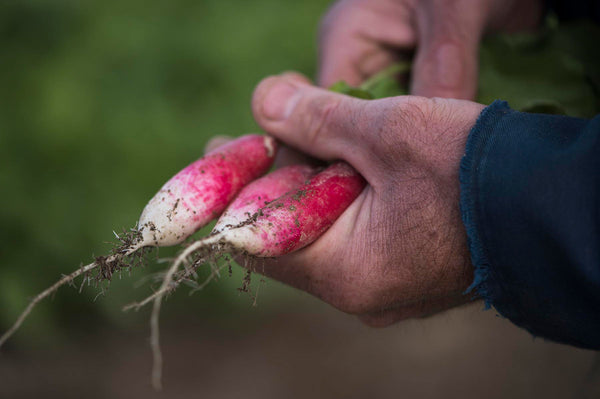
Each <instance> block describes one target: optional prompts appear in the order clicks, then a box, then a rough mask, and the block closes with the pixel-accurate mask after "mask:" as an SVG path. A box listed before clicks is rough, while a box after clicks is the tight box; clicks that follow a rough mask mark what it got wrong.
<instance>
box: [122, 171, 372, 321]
mask: <svg viewBox="0 0 600 399" xmlns="http://www.w3.org/2000/svg"><path fill="white" fill-rule="evenodd" d="M311 176H312V177H311ZM308 177H310V179H309V180H306V179H307V178H308ZM283 178H285V180H283ZM294 183H296V184H295V185H294ZM364 186H365V181H364V179H363V178H362V176H361V175H360V174H358V172H356V171H355V170H354V169H353V168H352V167H351V166H350V165H348V164H346V163H345V162H338V163H335V164H333V165H331V166H329V167H328V168H326V169H324V170H323V171H321V172H319V173H316V174H315V171H314V169H312V168H310V167H308V166H291V167H287V168H282V169H279V170H277V171H275V172H273V173H271V174H269V175H267V176H265V177H262V178H260V179H258V180H256V181H254V182H252V183H251V184H249V185H248V186H247V187H246V188H245V189H244V190H243V191H242V192H241V193H240V195H239V196H238V197H237V198H236V199H235V200H234V201H233V202H232V203H231V205H230V206H229V207H228V208H227V210H226V211H225V213H224V214H223V216H221V218H220V219H219V220H218V221H217V224H216V226H215V228H214V229H213V233H212V234H211V235H210V236H208V237H206V238H203V239H200V240H197V241H195V242H193V243H192V244H191V245H189V246H188V247H187V248H186V249H185V250H184V251H182V253H181V254H180V255H179V256H178V257H177V258H176V259H175V260H174V262H173V264H172V266H171V268H170V269H169V271H168V272H167V273H166V275H165V279H164V281H163V285H162V287H161V288H160V289H159V290H158V291H156V292H155V293H154V294H152V295H151V296H149V297H148V298H146V299H144V300H143V301H141V302H138V303H133V304H130V305H128V306H126V307H125V309H130V308H140V307H142V306H144V305H146V304H147V303H149V302H150V301H151V300H152V299H160V298H161V297H162V296H163V295H164V294H165V293H166V292H168V291H170V290H172V289H173V288H174V287H172V286H171V283H172V278H173V276H174V275H175V273H176V272H177V269H178V268H179V266H180V265H181V264H182V263H184V262H185V261H186V260H187V259H188V257H190V256H191V255H192V254H194V253H195V252H199V253H200V256H199V258H197V259H195V260H194V261H193V263H194V264H198V263H199V262H201V261H205V260H206V257H205V255H208V257H215V256H219V255H222V254H223V253H226V252H239V253H242V254H244V255H251V256H257V257H275V256H281V255H285V254H287V253H290V252H293V251H295V250H298V249H300V248H303V247H305V246H307V245H309V244H310V243H312V242H313V241H315V240H316V239H317V238H319V237H320V236H321V234H323V233H324V232H325V231H326V230H327V229H328V228H329V227H330V226H331V225H332V224H333V223H334V222H335V221H336V220H337V218H338V217H339V216H340V215H341V214H342V213H343V212H344V211H345V210H346V208H347V207H348V206H349V205H350V204H351V203H352V202H353V201H354V199H355V198H356V197H357V196H358V195H359V194H360V193H361V191H362V190H363V188H364ZM290 188H291V189H290ZM281 193H283V195H281V196H280V197H278V198H277V196H278V195H280V194H281ZM272 198H276V199H275V200H270V199H272ZM185 277H186V275H185V274H184V276H183V277H182V279H183V278H185ZM155 304H156V302H155Z"/></svg>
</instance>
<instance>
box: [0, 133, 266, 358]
mask: <svg viewBox="0 0 600 399" xmlns="http://www.w3.org/2000/svg"><path fill="white" fill-rule="evenodd" d="M275 152H276V141H275V140H274V139H273V138H271V137H268V136H261V135H246V136H242V137H240V138H238V139H236V140H232V141H231V142H229V143H227V144H225V145H223V146H221V147H219V148H217V149H215V150H213V151H211V152H209V153H208V154H207V155H206V156H204V157H203V158H200V159H199V160H197V161H195V162H193V163H192V164H190V165H189V166H187V167H186V168H184V169H183V170H181V171H180V172H179V173H177V174H176V175H175V176H173V178H171V179H170V180H169V181H168V182H167V183H165V185H164V186H163V187H162V188H161V189H160V190H159V191H158V193H157V194H156V195H155V196H154V197H153V198H152V199H151V200H150V202H148V205H146V207H145V208H144V210H143V211H142V214H141V216H140V219H139V221H138V224H137V225H138V228H137V229H133V230H132V231H131V232H130V233H129V234H125V235H124V236H123V237H119V236H118V235H117V238H119V239H120V240H121V241H122V243H123V245H121V246H120V247H119V248H116V249H114V250H113V253H112V255H110V256H106V257H103V256H101V257H97V258H96V260H95V261H94V262H92V263H90V264H89V265H86V266H82V267H81V268H79V269H78V270H76V271H75V272H73V273H71V274H69V275H67V276H64V277H63V278H61V279H60V280H59V281H57V282H56V283H55V284H53V285H52V286H50V287H49V288H48V289H46V290H44V291H43V292H41V293H40V294H39V295H37V296H36V297H34V298H33V299H32V300H31V301H30V302H29V304H28V305H27V307H26V308H25V310H24V311H23V313H21V315H20V316H19V317H18V318H17V320H16V322H15V323H14V325H13V326H12V327H11V328H10V329H9V330H8V331H7V332H5V333H4V334H3V335H2V336H1V337H0V347H2V345H3V344H4V343H5V342H6V341H7V340H8V338H10V336H12V334H14V332H15V331H16V330H17V329H18V328H19V327H20V325H21V324H22V323H23V321H24V320H25V318H26V317H27V316H28V315H29V313H30V312H31V310H32V309H33V308H34V306H35V305H36V304H37V303H39V302H40V301H41V300H43V299H44V298H46V297H48V296H49V295H50V294H52V293H53V292H55V291H56V290H57V289H58V288H60V287H61V286H62V285H64V284H67V283H70V282H71V281H73V279H75V278H76V277H78V276H81V275H88V274H89V273H90V272H91V271H93V270H94V269H98V276H97V278H98V280H110V278H111V277H112V275H113V273H114V272H115V271H118V270H121V269H122V268H124V267H129V266H131V264H130V263H129V262H128V261H127V259H128V258H129V257H131V256H132V255H134V254H135V253H136V252H137V251H138V250H140V249H142V248H145V247H159V246H170V245H175V244H178V243H181V242H182V241H184V240H185V239H186V238H188V237H189V236H190V235H191V234H193V233H194V232H196V231H197V230H198V229H200V228H201V227H204V226H205V225H206V224H208V223H209V222H210V221H211V220H213V219H215V218H216V217H218V216H219V215H220V214H221V213H222V212H223V210H224V209H225V208H226V207H227V205H228V204H229V202H230V201H231V200H232V199H233V198H234V197H235V195H236V194H237V193H238V192H239V191H240V190H241V189H242V188H243V187H244V186H245V185H247V184H248V183H250V182H251V181H252V180H254V179H256V178H258V177H260V176H261V175H262V174H264V173H265V172H266V171H267V170H268V169H269V168H270V167H271V165H272V164H273V160H274V159H275ZM115 235H116V234H115Z"/></svg>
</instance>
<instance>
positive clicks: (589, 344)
mask: <svg viewBox="0 0 600 399" xmlns="http://www.w3.org/2000/svg"><path fill="white" fill-rule="evenodd" d="M460 179H461V210H462V216H463V222H464V224H465V226H466V229H467V234H468V237H469V246H470V250H471V257H472V260H473V265H474V266H475V280H474V282H473V285H472V286H471V288H470V289H475V290H476V291H477V292H478V294H479V295H480V296H482V297H483V298H484V299H485V301H486V304H487V306H493V307H494V308H496V310H497V311H498V312H499V313H500V314H501V315H503V316H504V317H507V318H508V319H510V320H511V321H512V322H513V323H515V324H517V325H519V326H521V327H523V328H525V329H527V330H528V331H530V332H531V333H532V334H534V335H536V336H541V337H544V338H548V339H551V340H555V341H559V342H563V343H567V344H571V345H575V346H580V347H584V348H592V349H600V115H599V116H597V117H595V118H594V119H591V120H584V119H577V118H571V117H566V116H556V115H542V114H527V113H521V112H516V111H513V110H511V109H510V108H509V107H508V105H507V104H506V103H505V102H501V101H496V102H494V103H493V104H492V105H490V106H489V107H487V108H486V109H485V110H484V111H483V112H482V114H481V115H480V117H479V120H478V121H477V123H476V125H475V126H474V128H473V129H472V131H471V133H470V135H469V138H468V141H467V147H466V151H465V156H464V157H463V160H462V163H461V172H460Z"/></svg>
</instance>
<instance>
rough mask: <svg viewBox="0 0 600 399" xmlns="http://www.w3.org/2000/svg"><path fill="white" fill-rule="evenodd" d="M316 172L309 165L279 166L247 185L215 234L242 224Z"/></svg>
mask: <svg viewBox="0 0 600 399" xmlns="http://www.w3.org/2000/svg"><path fill="white" fill-rule="evenodd" d="M316 173H317V168H313V167H310V166H308V165H292V166H286V167H284V168H281V169H277V170H276V171H274V172H271V173H269V174H268V175H266V176H263V177H261V178H260V179H257V180H255V181H253V182H252V183H250V184H248V185H247V186H246V187H244V188H243V189H242V191H240V193H239V194H238V196H237V197H236V198H235V199H234V200H233V202H232V203H231V204H230V205H229V206H228V207H227V209H226V210H225V212H224V213H223V214H222V215H221V217H220V218H219V220H218V221H217V224H216V225H215V227H214V229H213V233H218V232H220V231H223V230H227V229H230V228H232V227H235V226H237V225H239V224H240V223H243V222H244V221H246V220H247V219H248V218H250V217H251V216H252V215H254V214H255V213H256V212H257V211H258V210H259V209H260V208H262V207H264V206H265V205H267V204H268V203H269V202H271V201H273V200H275V199H277V198H279V197H281V196H282V195H284V194H286V193H287V192H289V191H292V190H294V189H296V188H298V187H300V186H301V185H302V184H304V183H306V181H307V180H308V179H310V178H311V177H312V176H313V175H315V174H316Z"/></svg>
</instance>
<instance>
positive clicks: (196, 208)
mask: <svg viewBox="0 0 600 399" xmlns="http://www.w3.org/2000/svg"><path fill="white" fill-rule="evenodd" d="M275 149H276V142H275V140H274V139H272V138H271V137H268V136H260V135H247V136H243V137H240V138H239V139H236V140H233V141H231V142H229V143H227V144H225V145H223V146H221V147H219V148H216V149H215V150H213V151H211V152H209V153H208V154H207V155H206V156H204V157H203V158H201V159H199V160H197V161H196V162H193V163H192V164H190V165H189V166H187V167H186V168H185V169H183V170H182V171H180V172H179V173H177V174H176V175H175V176H173V177H172V178H171V180H169V181H168V182H167V183H165V185H164V186H163V187H162V188H161V189H160V190H159V191H158V193H157V194H156V195H155V196H154V197H153V198H152V199H151V200H150V202H148V204H147V205H146V207H145V208H144V210H143V212H142V215H141V216H140V220H139V231H140V233H141V234H142V242H141V243H140V244H139V245H140V246H169V245H175V244H179V243H180V242H182V241H183V240H185V239H186V238H187V237H189V236H190V235H191V234H193V233H194V232H195V231H197V230H198V229H200V228H201V227H203V226H205V225H206V224H207V223H208V222H210V221H211V220H213V219H214V218H216V217H217V216H219V215H220V214H221V213H222V212H223V210H224V209H225V208H226V207H227V205H228V204H229V202H230V201H231V200H232V199H233V198H234V197H235V195H236V194H237V193H238V192H239V191H240V190H241V189H242V188H243V187H244V186H245V185H247V184H248V183H250V182H251V181H253V180H254V179H256V178H258V177H260V176H261V175H262V174H264V173H265V172H266V171H267V170H268V169H269V168H270V167H271V165H272V164H273V159H274V157H275V152H276V151H275Z"/></svg>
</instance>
